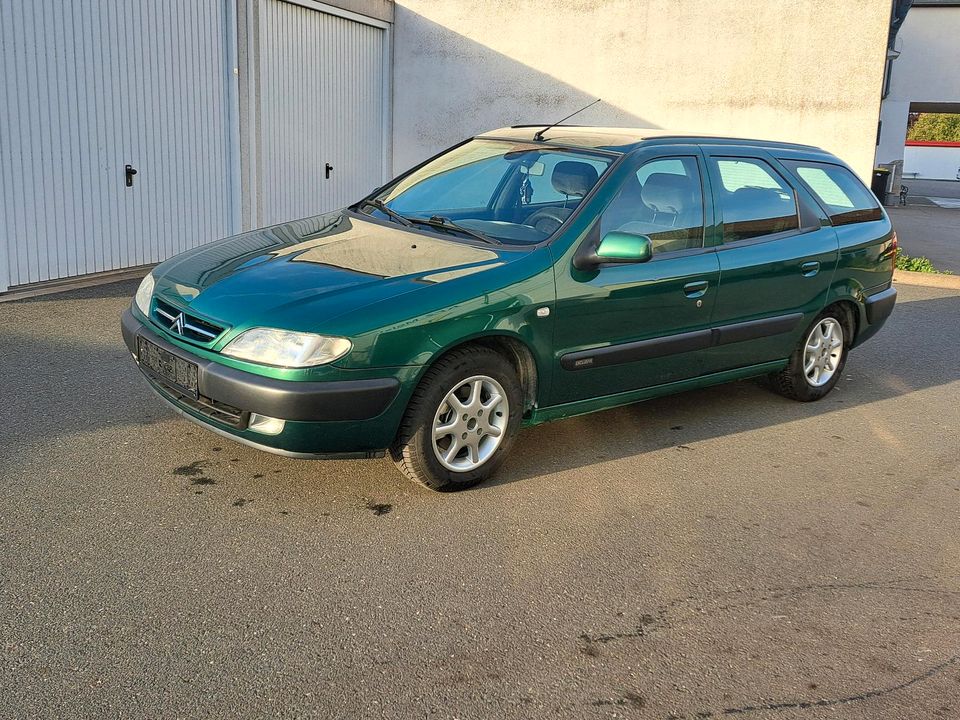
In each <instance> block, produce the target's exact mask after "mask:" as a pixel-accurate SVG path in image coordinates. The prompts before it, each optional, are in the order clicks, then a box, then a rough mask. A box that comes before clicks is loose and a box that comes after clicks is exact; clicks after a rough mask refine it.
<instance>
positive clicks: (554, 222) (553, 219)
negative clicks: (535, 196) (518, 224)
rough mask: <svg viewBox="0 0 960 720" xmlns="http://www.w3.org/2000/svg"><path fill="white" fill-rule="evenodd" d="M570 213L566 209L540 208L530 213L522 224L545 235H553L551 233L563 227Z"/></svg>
mask: <svg viewBox="0 0 960 720" xmlns="http://www.w3.org/2000/svg"><path fill="white" fill-rule="evenodd" d="M571 212H572V211H571V210H570V209H566V208H556V207H545V208H540V209H539V210H537V211H536V212H534V213H532V214H531V215H530V216H529V217H528V218H527V219H526V220H524V221H523V224H524V225H529V226H530V227H532V228H534V229H536V230H539V231H540V232H542V233H544V234H546V235H553V233H555V232H556V231H557V229H558V228H559V227H560V226H561V225H563V223H564V221H565V220H566V219H567V218H568V217H570V213H571Z"/></svg>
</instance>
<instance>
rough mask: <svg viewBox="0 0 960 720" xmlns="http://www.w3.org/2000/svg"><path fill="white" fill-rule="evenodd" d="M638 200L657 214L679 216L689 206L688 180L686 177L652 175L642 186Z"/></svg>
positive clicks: (667, 174)
mask: <svg viewBox="0 0 960 720" xmlns="http://www.w3.org/2000/svg"><path fill="white" fill-rule="evenodd" d="M640 198H641V199H642V200H643V202H644V204H645V205H647V206H649V207H651V208H653V209H654V210H656V211H657V212H669V213H674V214H679V213H680V212H681V211H683V210H687V209H689V206H690V201H691V196H690V179H689V178H688V177H687V176H686V175H674V174H673V173H654V174H653V175H651V176H650V177H648V178H647V181H646V182H645V183H644V184H643V189H642V190H641V191H640Z"/></svg>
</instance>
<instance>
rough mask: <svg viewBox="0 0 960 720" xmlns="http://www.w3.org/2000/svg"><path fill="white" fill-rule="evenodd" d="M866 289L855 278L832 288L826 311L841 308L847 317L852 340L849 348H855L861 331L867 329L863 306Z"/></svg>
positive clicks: (836, 284) (825, 307)
mask: <svg viewBox="0 0 960 720" xmlns="http://www.w3.org/2000/svg"><path fill="white" fill-rule="evenodd" d="M863 295H864V287H863V285H861V284H860V283H859V282H857V281H856V280H854V279H853V278H848V279H847V280H845V281H843V282H838V283H835V284H834V285H833V287H831V288H830V295H829V297H828V298H827V303H826V305H825V306H824V310H827V309H829V308H832V307H840V308H842V309H843V311H844V313H845V314H846V315H847V321H848V327H847V328H845V329H846V330H849V331H850V332H849V335H850V340H849V344H848V347H851V348H852V347H854V346H855V345H856V344H857V342H858V340H859V336H860V331H861V330H862V329H863V328H864V327H866V323H867V315H866V309H865V308H864V305H863Z"/></svg>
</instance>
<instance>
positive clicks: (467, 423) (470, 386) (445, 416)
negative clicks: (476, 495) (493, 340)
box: [390, 346, 523, 492]
mask: <svg viewBox="0 0 960 720" xmlns="http://www.w3.org/2000/svg"><path fill="white" fill-rule="evenodd" d="M474 393H476V398H478V399H479V402H475V401H474V400H475V397H474ZM496 396H499V400H495V397H496ZM485 410H486V416H484V411H485ZM522 415H523V392H522V390H521V387H520V382H519V380H518V379H517V373H516V371H515V370H514V368H513V366H512V365H511V364H510V362H509V361H508V360H507V359H506V358H505V357H503V356H502V355H500V354H499V353H498V352H496V351H494V350H491V349H489V348H486V347H482V346H470V347H464V348H460V349H457V350H453V351H451V352H450V353H448V354H447V355H445V356H443V357H442V358H441V359H440V360H439V361H437V363H436V364H435V365H434V366H433V367H431V368H430V369H429V370H428V371H427V373H426V375H424V377H423V379H422V380H421V381H420V384H419V385H418V386H417V389H416V390H414V392H413V396H412V397H411V399H410V404H409V405H408V406H407V412H406V414H405V415H404V417H403V421H402V422H401V423H400V430H399V432H398V433H397V438H396V440H395V442H394V444H393V447H391V448H390V455H391V457H392V458H393V461H394V462H395V463H396V465H397V468H399V470H400V472H402V473H403V474H404V475H406V476H407V477H408V478H409V479H411V480H413V481H414V482H416V483H419V484H420V485H423V486H424V487H427V488H429V489H431V490H437V491H439V492H451V491H455V490H465V489H466V488H469V487H473V486H474V485H477V484H478V483H481V482H483V481H484V480H486V479H487V478H489V477H490V476H491V475H493V473H494V472H496V470H497V468H498V467H500V464H501V463H502V462H503V461H504V459H505V458H506V456H507V454H508V453H509V451H510V448H511V446H512V445H513V441H514V439H515V437H516V434H517V430H518V429H519V428H520V419H521V417H522ZM464 416H467V418H466V419H464ZM444 429H449V432H447V433H444ZM435 430H436V431H437V432H435ZM497 431H499V435H497V434H496V432H497ZM435 435H436V437H435Z"/></svg>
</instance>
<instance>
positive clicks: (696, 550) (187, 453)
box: [0, 284, 960, 720]
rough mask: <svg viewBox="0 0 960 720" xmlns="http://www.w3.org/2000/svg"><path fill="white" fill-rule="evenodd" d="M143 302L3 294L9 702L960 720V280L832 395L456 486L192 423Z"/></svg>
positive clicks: (556, 432) (3, 628)
mask: <svg viewBox="0 0 960 720" xmlns="http://www.w3.org/2000/svg"><path fill="white" fill-rule="evenodd" d="M133 289H134V286H133V285H130V284H125V285H116V286H107V287H105V288H95V289H92V290H88V291H79V292H77V293H75V294H73V295H60V296H49V297H45V298H40V299H37V300H36V301H32V302H21V303H8V304H0V347H2V360H0V397H2V398H3V406H2V418H3V421H4V422H3V432H2V433H0V639H2V644H0V647H2V651H3V656H2V662H0V697H2V708H3V709H2V711H0V715H2V716H3V717H11V718H74V717H86V718H108V717H109V718H114V717H134V718H141V717H149V718H166V717H171V718H173V717H190V718H200V717H229V718H241V717H242V718H263V717H268V716H270V717H274V716H283V717H323V718H380V717H383V718H423V717H438V718H496V719H498V720H499V719H501V718H545V717H559V718H608V717H637V718H702V717H717V716H724V715H730V716H735V717H746V718H819V717H831V718H863V719H866V718H871V719H875V718H935V717H943V718H948V717H949V718H956V717H958V716H960V512H958V508H960V443H958V440H957V430H958V428H960V329H958V328H960V325H958V323H957V319H958V318H960V296H957V295H956V294H951V293H950V292H949V291H943V290H932V289H922V288H912V287H903V288H901V303H900V304H899V305H898V307H897V310H896V312H895V314H894V316H893V318H892V319H891V321H890V323H889V325H888V327H887V329H885V331H884V332H883V333H882V334H881V335H879V336H878V337H877V338H875V339H874V340H872V341H870V342H869V343H868V344H867V345H865V346H864V347H863V348H861V349H860V350H859V351H857V352H856V353H855V354H854V355H853V356H852V357H851V360H850V362H849V363H848V366H847V371H846V377H845V378H844V381H843V382H842V384H841V385H840V386H839V389H838V390H837V391H836V392H835V393H834V394H832V395H830V396H829V397H828V398H827V399H825V400H824V401H823V402H820V403H815V404H810V405H802V404H797V403H792V402H789V401H787V400H784V399H782V398H779V397H778V396H775V395H772V394H770V393H769V392H768V391H767V390H765V389H763V388H762V387H760V386H759V385H757V384H756V383H753V382H742V383H737V384H733V385H728V386H724V387H718V388H714V389H710V390H706V391H700V392H695V393H688V394H685V395H682V396H679V397H674V398H668V399H662V400H657V401H652V402H648V403H646V404H639V405H635V406H632V407H627V408H622V409H618V410H613V411H608V412H604V413H600V414H597V415H593V416H588V417H583V418H578V419H573V420H569V421H565V422H560V423H555V424H551V425H547V426H543V427H539V428H535V429H531V430H529V431H526V432H524V433H523V434H522V436H521V438H520V440H519V442H518V444H517V447H516V452H515V456H514V457H513V459H512V460H511V461H510V462H508V464H507V465H506V467H505V469H504V471H503V472H502V475H501V476H500V478H499V480H498V482H496V483H495V484H492V485H489V486H486V487H482V488H480V489H477V490H475V491H472V492H467V493H462V494H457V495H452V496H443V495H435V494H430V493H428V492H426V491H421V490H419V489H417V488H416V487H414V486H413V485H411V484H409V483H408V482H406V481H404V480H403V479H401V478H400V476H399V475H398V474H396V473H395V471H394V470H393V468H392V466H391V465H390V463H389V462H388V461H386V460H383V461H370V462H359V461H358V462H330V463H325V464H316V463H306V462H300V461H293V460H286V459H281V458H276V457H273V456H270V455H266V454H262V453H258V452H256V451H253V450H250V449H247V448H245V447H242V446H239V445H235V444H232V443H230V442H229V441H226V440H224V439H222V438H220V437H218V436H215V435H212V434H210V433H207V432H205V431H203V430H202V429H200V428H197V427H196V426H194V425H192V424H190V423H188V422H187V421H185V420H182V419H180V418H178V417H177V416H175V415H173V414H172V413H171V412H169V411H167V410H166V409H164V408H163V407H162V406H161V405H160V404H158V403H157V402H156V401H155V400H154V399H153V398H152V396H151V395H150V393H149V392H148V390H147V389H146V387H145V385H144V383H143V382H142V381H141V380H140V378H139V377H138V374H137V372H136V371H135V370H134V368H133V366H132V364H131V362H130V361H129V358H128V357H127V354H126V351H125V349H124V348H123V346H122V344H121V342H120V338H119V332H118V329H117V319H118V315H119V312H120V310H121V308H122V307H123V306H124V305H125V304H126V302H127V297H129V295H130V294H131V293H132V292H133Z"/></svg>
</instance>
